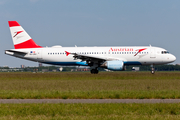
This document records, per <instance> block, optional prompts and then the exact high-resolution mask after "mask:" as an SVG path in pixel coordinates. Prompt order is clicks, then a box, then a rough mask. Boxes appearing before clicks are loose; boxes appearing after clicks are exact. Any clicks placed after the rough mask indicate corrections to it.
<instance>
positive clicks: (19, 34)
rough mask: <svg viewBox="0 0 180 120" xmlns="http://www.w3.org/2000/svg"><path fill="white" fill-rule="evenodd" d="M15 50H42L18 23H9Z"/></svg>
mask: <svg viewBox="0 0 180 120" xmlns="http://www.w3.org/2000/svg"><path fill="white" fill-rule="evenodd" d="M8 23H9V27H10V31H11V36H12V40H13V43H14V48H15V49H23V48H42V47H41V46H39V45H37V44H36V43H35V42H34V40H33V39H32V38H31V37H30V36H29V35H28V34H27V32H26V31H25V30H24V29H23V28H22V27H21V26H20V24H19V23H18V22H16V21H8Z"/></svg>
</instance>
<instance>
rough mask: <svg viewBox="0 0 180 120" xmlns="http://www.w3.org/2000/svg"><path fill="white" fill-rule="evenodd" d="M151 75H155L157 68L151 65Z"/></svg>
mask: <svg viewBox="0 0 180 120" xmlns="http://www.w3.org/2000/svg"><path fill="white" fill-rule="evenodd" d="M151 73H152V74H154V73H155V68H154V66H153V65H151Z"/></svg>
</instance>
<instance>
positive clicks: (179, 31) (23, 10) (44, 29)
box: [0, 0, 180, 67]
mask: <svg viewBox="0 0 180 120" xmlns="http://www.w3.org/2000/svg"><path fill="white" fill-rule="evenodd" d="M8 21H18V22H19V24H20V25H21V26H22V27H23V28H24V29H25V30H26V32H27V33H28V34H29V35H30V36H31V37H32V39H33V40H34V41H35V42H36V43H37V44H38V45H40V46H44V47H45V46H48V47H51V46H54V45H61V46H63V47H74V46H75V45H76V46H79V47H80V46H149V45H152V46H156V47H161V48H164V49H166V50H168V51H169V52H170V53H172V54H173V55H175V56H176V58H177V59H176V61H175V62H174V63H173V64H179V63H180V54H179V51H180V47H179V46H180V0H0V38H1V40H0V56H1V59H0V61H1V62H0V66H5V65H7V66H9V67H20V65H25V66H38V63H37V62H31V61H28V60H23V59H20V58H15V57H12V56H9V55H5V54H4V51H5V50H6V49H13V48H14V46H13V42H12V38H11V34H10V30H9V26H8Z"/></svg>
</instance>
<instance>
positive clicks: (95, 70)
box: [91, 69, 99, 74]
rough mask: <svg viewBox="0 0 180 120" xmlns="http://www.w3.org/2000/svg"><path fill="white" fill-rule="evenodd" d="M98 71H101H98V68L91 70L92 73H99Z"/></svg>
mask: <svg viewBox="0 0 180 120" xmlns="http://www.w3.org/2000/svg"><path fill="white" fill-rule="evenodd" d="M98 72H99V71H98V70H97V69H92V70H91V74H98Z"/></svg>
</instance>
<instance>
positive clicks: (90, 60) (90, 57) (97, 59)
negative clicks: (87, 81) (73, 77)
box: [65, 51, 117, 66]
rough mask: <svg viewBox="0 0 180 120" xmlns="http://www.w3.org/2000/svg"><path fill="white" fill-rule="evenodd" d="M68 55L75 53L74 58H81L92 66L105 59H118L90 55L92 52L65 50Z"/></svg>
mask: <svg viewBox="0 0 180 120" xmlns="http://www.w3.org/2000/svg"><path fill="white" fill-rule="evenodd" d="M65 53H66V56H68V55H70V54H71V55H73V57H74V59H81V60H82V61H86V62H87V64H88V65H89V66H92V63H95V64H98V65H101V64H103V63H104V62H105V61H110V60H117V59H116V58H107V57H103V56H101V57H99V56H95V55H92V54H91V55H90V54H88V55H87V54H78V53H70V52H67V51H65Z"/></svg>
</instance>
